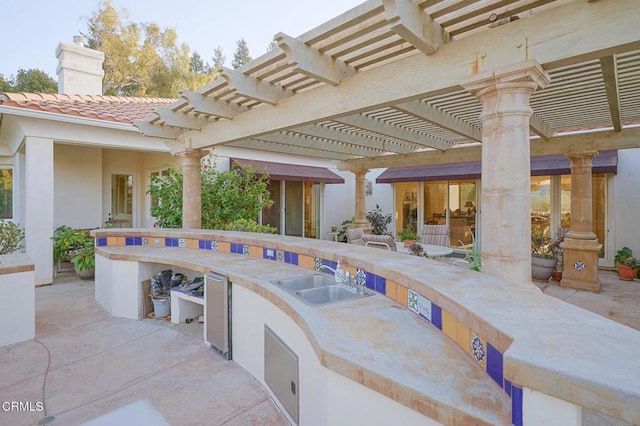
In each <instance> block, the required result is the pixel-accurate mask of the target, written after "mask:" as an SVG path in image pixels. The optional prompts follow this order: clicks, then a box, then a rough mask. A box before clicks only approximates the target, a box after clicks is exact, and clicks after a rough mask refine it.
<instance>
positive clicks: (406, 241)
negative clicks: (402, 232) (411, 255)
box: [403, 240, 416, 247]
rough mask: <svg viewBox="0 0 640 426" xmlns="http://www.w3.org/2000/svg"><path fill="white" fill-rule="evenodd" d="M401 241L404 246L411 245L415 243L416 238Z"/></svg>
mask: <svg viewBox="0 0 640 426" xmlns="http://www.w3.org/2000/svg"><path fill="white" fill-rule="evenodd" d="M403 243H404V246H405V247H411V246H412V245H414V244H415V243H416V240H404V241H403Z"/></svg>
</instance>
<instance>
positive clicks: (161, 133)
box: [133, 120, 184, 139]
mask: <svg viewBox="0 0 640 426" xmlns="http://www.w3.org/2000/svg"><path fill="white" fill-rule="evenodd" d="M133 124H134V125H135V126H136V127H137V128H138V129H139V130H140V133H142V134H143V135H145V136H152V137H156V138H164V139H176V138H177V137H178V136H179V135H180V134H181V133H182V132H183V131H184V130H183V129H180V128H177V127H168V126H163V125H160V124H151V123H149V122H147V121H144V120H133Z"/></svg>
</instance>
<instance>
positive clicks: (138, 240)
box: [133, 237, 142, 246]
mask: <svg viewBox="0 0 640 426" xmlns="http://www.w3.org/2000/svg"><path fill="white" fill-rule="evenodd" d="M133 244H134V245H136V246H141V245H142V237H133Z"/></svg>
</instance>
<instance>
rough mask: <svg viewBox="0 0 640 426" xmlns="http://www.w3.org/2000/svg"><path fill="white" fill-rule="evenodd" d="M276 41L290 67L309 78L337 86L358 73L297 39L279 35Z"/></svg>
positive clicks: (282, 34)
mask: <svg viewBox="0 0 640 426" xmlns="http://www.w3.org/2000/svg"><path fill="white" fill-rule="evenodd" d="M274 39H275V41H276V42H277V43H278V47H280V49H282V51H283V52H284V53H285V55H286V56H287V62H288V63H289V65H291V66H292V67H293V68H294V70H296V71H297V72H299V73H301V74H304V75H306V76H307V77H312V78H315V79H316V80H320V81H322V82H324V83H327V84H330V85H332V86H337V85H338V84H339V83H340V81H342V79H344V78H345V77H348V76H350V75H352V74H354V73H355V72H356V71H355V69H354V68H353V67H350V66H349V65H347V64H345V63H344V62H342V61H338V60H336V59H333V58H332V57H331V56H328V55H325V54H323V53H322V52H320V51H319V50H317V49H314V48H312V47H309V46H307V45H306V44H304V43H303V42H302V41H300V40H299V39H297V38H293V37H291V36H288V35H286V34H284V33H278V34H276V36H275V38H274Z"/></svg>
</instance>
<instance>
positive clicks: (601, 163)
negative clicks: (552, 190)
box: [376, 149, 618, 183]
mask: <svg viewBox="0 0 640 426" xmlns="http://www.w3.org/2000/svg"><path fill="white" fill-rule="evenodd" d="M481 170H482V168H481V165H480V162H479V161H470V162H464V163H449V164H430V165H425V166H410V167H391V168H388V169H387V170H385V171H384V172H382V173H381V174H380V176H378V178H377V179H376V183H395V182H419V181H434V180H458V179H480V175H481ZM592 172H593V173H617V172H618V150H616V149H613V150H608V151H600V152H599V153H598V155H597V156H596V157H595V158H594V159H593V169H592ZM570 174H571V160H569V159H568V158H567V157H565V156H564V155H542V156H539V157H531V176H548V175H552V176H555V175H570Z"/></svg>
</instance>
